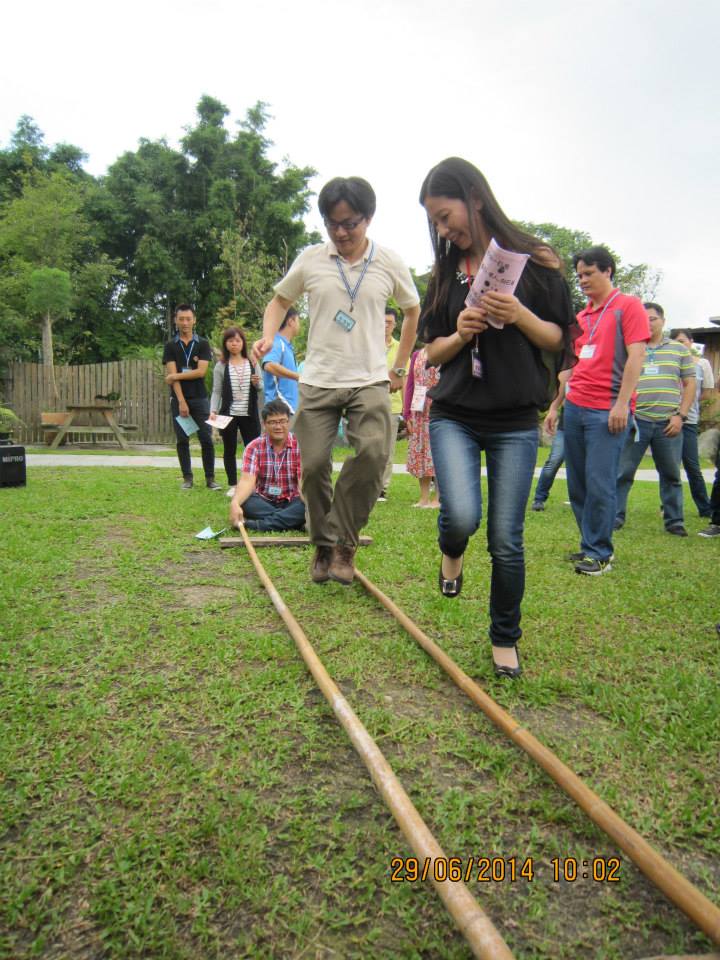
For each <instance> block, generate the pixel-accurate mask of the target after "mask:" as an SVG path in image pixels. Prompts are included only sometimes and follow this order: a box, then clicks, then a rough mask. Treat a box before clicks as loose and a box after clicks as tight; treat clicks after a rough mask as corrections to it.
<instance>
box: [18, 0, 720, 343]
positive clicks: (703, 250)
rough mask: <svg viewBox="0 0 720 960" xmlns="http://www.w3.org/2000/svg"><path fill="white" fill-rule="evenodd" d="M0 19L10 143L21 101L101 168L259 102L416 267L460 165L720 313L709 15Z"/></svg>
mask: <svg viewBox="0 0 720 960" xmlns="http://www.w3.org/2000/svg"><path fill="white" fill-rule="evenodd" d="M3 19H4V34H5V43H4V45H3V46H4V50H3V57H2V59H1V60H0V78H1V82H2V90H3V96H2V100H1V103H0V140H2V142H3V144H6V143H7V141H8V140H9V137H10V135H11V133H12V131H13V129H14V128H15V125H16V123H17V120H18V118H19V116H20V115H21V114H25V113H26V114H29V115H30V116H32V117H33V118H34V120H35V121H36V123H37V124H38V125H39V127H40V128H41V129H42V130H43V132H44V133H45V137H46V142H47V143H49V144H53V143H56V142H59V141H66V142H70V143H74V144H76V145H77V146H79V147H81V148H82V149H83V150H85V152H86V153H88V154H89V160H88V163H87V168H88V169H89V170H90V172H92V173H94V174H96V175H97V174H102V173H104V171H105V170H106V169H107V167H108V165H109V164H111V163H112V162H113V161H114V160H115V159H116V158H117V157H118V156H119V155H120V154H121V153H123V152H124V151H126V150H133V149H135V148H136V146H137V141H138V139H139V138H140V137H145V138H148V139H156V138H160V137H165V138H167V140H168V141H169V142H170V143H171V144H176V143H177V141H178V139H179V137H181V136H182V133H183V128H184V127H185V126H187V125H192V124H193V123H194V122H195V105H196V104H197V101H198V99H199V98H200V96H201V95H202V94H204V93H207V94H210V95H211V96H213V97H216V98H218V99H219V100H221V101H222V102H223V103H225V104H226V106H228V107H229V109H230V117H229V118H228V126H229V129H232V128H233V126H234V123H235V121H237V120H242V119H243V118H244V115H245V111H246V110H247V108H248V107H250V106H252V105H253V104H254V103H255V102H256V101H257V100H265V101H267V102H268V104H269V105H270V113H271V115H272V117H273V119H272V120H271V122H270V124H269V126H268V130H267V134H268V136H269V138H270V139H271V140H273V141H274V144H275V146H274V147H273V150H272V157H273V159H275V160H277V162H278V163H282V161H283V158H284V157H289V158H290V160H291V161H292V162H293V163H296V164H298V165H309V166H312V167H314V168H315V169H317V170H318V177H317V178H316V179H315V180H314V181H313V187H314V189H315V190H316V191H317V190H319V188H320V186H321V185H322V183H323V182H324V181H325V180H327V179H329V178H330V177H333V176H337V175H343V176H349V175H351V174H358V175H360V176H364V177H366V178H367V179H368V180H369V181H370V182H371V183H372V184H373V186H374V187H375V190H376V193H377V195H378V213H377V215H376V217H375V221H374V223H373V225H372V228H371V231H370V232H371V235H372V236H373V237H375V239H377V240H379V241H380V242H382V243H386V244H388V245H389V246H391V247H394V248H395V249H396V250H397V251H398V252H399V253H401V254H402V256H403V257H404V258H405V259H406V260H407V262H408V263H409V264H410V265H411V266H413V267H415V268H417V269H418V270H423V269H425V268H426V267H427V266H428V264H429V262H430V246H429V238H428V234H427V225H426V221H425V218H424V214H423V212H422V211H421V209H420V207H419V205H418V202H417V196H418V192H419V188H420V184H421V182H422V180H423V178H424V176H425V174H426V173H427V171H428V169H429V168H430V167H431V166H433V165H434V164H435V163H437V162H438V161H439V160H441V159H443V158H444V157H446V156H451V155H459V156H463V157H465V158H467V159H468V160H471V161H472V162H473V163H475V164H476V165H477V166H478V167H480V169H481V170H482V171H483V172H484V173H485V175H486V176H487V178H488V180H489V181H490V184H491V186H492V188H493V190H494V192H495V195H496V196H497V198H498V200H499V201H500V204H501V205H502V206H503V208H504V209H505V211H506V213H507V214H508V215H509V216H511V217H513V218H517V219H522V220H533V221H535V222H538V223H539V222H543V221H553V222H555V223H558V224H560V225H562V226H565V227H570V228H573V229H578V230H584V231H587V232H588V233H590V234H591V235H592V237H593V239H594V240H596V241H598V242H605V243H608V244H610V246H612V247H613V248H614V249H615V250H616V251H617V252H618V253H619V255H620V256H621V257H622V259H623V261H624V262H626V263H641V262H644V263H648V264H650V265H651V266H652V267H654V268H657V269H660V270H662V271H663V274H664V278H663V281H662V283H661V285H660V287H659V289H658V292H657V299H658V300H659V301H660V302H661V303H662V304H663V305H664V306H665V310H666V315H667V316H668V320H669V322H670V324H672V325H678V326H687V325H689V326H702V325H706V324H707V322H708V318H709V317H710V316H717V315H720V281H719V279H718V273H719V271H718V264H717V247H718V242H717V239H716V234H717V231H718V228H719V226H720V162H719V158H720V136H719V131H720V109H719V107H718V99H719V98H718V94H719V90H718V87H719V83H718V67H717V56H718V52H717V51H718V44H719V43H720V31H719V29H718V27H719V26H720V5H716V4H712V3H708V2H705V0H703V2H700V0H686V2H685V3H683V4H682V5H679V6H678V5H677V4H670V3H665V2H663V0H639V2H633V0H605V2H604V3H603V2H602V0H600V2H599V3H597V4H585V3H577V2H571V0H557V2H554V0H547V2H546V3H544V4H539V3H536V2H524V0H505V2H500V0H480V2H478V0H471V2H466V0H444V2H438V0H434V2H432V3H431V2H429V0H394V3H393V4H392V6H391V5H389V4H388V3H386V2H382V3H381V2H379V0H363V2H362V3H354V4H350V3H345V2H342V0H305V2H298V0H274V2H270V3H266V4H264V5H261V4H260V3H257V2H252V3H248V2H243V0H239V2H238V0H203V3H197V2H190V0H173V2H172V3H171V2H169V0H143V2H139V0H126V2H125V3H123V4H98V3H97V2H90V0H70V2H68V3H65V4H58V3H55V2H53V3H50V2H49V0H37V2H35V3H33V4H24V5H22V6H21V5H19V4H14V5H12V6H11V7H9V8H8V9H6V11H5V14H4V17H3ZM308 225H309V226H310V227H316V228H318V229H320V227H321V224H320V219H319V217H318V215H317V211H316V210H315V209H313V212H312V213H311V215H310V216H309V217H308Z"/></svg>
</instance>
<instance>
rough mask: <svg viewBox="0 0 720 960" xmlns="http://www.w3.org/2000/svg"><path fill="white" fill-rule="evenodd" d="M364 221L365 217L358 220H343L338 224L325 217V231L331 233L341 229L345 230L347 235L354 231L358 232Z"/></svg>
mask: <svg viewBox="0 0 720 960" xmlns="http://www.w3.org/2000/svg"><path fill="white" fill-rule="evenodd" d="M363 220H365V217H358V219H357V220H341V221H340V223H338V222H337V220H330V219H329V218H328V217H323V223H324V224H325V229H326V230H329V231H330V232H331V233H332V232H334V231H335V230H340V229H343V230H344V231H345V232H346V233H352V231H353V230H356V229H357V228H358V227H359V226H360V224H361V223H362V222H363Z"/></svg>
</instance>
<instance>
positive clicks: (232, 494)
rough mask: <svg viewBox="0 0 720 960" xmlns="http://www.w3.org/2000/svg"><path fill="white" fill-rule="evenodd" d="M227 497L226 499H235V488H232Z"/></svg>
mask: <svg viewBox="0 0 720 960" xmlns="http://www.w3.org/2000/svg"><path fill="white" fill-rule="evenodd" d="M225 496H226V497H234V496H235V487H230V489H229V490H228V492H227V493H226V494H225Z"/></svg>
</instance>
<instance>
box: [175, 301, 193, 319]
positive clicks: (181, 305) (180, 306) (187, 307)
mask: <svg viewBox="0 0 720 960" xmlns="http://www.w3.org/2000/svg"><path fill="white" fill-rule="evenodd" d="M181 310H182V311H184V310H189V311H190V313H191V314H192V315H193V316H195V308H194V307H193V305H192V304H191V303H179V304H178V305H177V306H176V307H175V316H177V315H178V314H179V313H180V311H181Z"/></svg>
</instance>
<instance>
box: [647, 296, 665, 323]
mask: <svg viewBox="0 0 720 960" xmlns="http://www.w3.org/2000/svg"><path fill="white" fill-rule="evenodd" d="M643 306H644V307H645V309H646V310H654V311H655V313H657V314H659V315H660V316H661V317H662V318H663V320H664V319H665V311H664V310H663V308H662V307H661V306H660V304H659V303H652V302H651V301H648V302H647V303H644V304H643Z"/></svg>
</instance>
